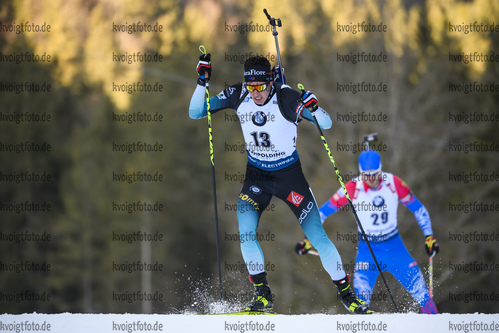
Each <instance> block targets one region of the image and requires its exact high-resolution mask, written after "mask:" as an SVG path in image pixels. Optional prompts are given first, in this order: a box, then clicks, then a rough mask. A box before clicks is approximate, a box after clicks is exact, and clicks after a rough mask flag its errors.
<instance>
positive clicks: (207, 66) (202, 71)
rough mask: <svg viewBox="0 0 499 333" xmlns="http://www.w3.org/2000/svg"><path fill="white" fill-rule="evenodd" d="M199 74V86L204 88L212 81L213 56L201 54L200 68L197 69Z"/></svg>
mask: <svg viewBox="0 0 499 333" xmlns="http://www.w3.org/2000/svg"><path fill="white" fill-rule="evenodd" d="M196 71H197V72H198V75H199V78H198V84H199V85H202V86H204V85H205V84H206V82H208V81H209V80H210V77H211V54H210V53H208V54H201V55H200V56H199V62H198V66H197V67H196Z"/></svg>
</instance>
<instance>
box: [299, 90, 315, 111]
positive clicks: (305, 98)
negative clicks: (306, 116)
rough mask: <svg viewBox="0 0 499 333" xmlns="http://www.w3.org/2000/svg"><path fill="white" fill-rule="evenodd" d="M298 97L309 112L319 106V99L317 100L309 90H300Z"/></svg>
mask: <svg viewBox="0 0 499 333" xmlns="http://www.w3.org/2000/svg"><path fill="white" fill-rule="evenodd" d="M300 99H301V102H302V103H303V105H305V107H306V108H308V109H309V110H310V111H311V112H314V111H316V110H317V109H318V108H319V105H318V104H319V101H318V100H317V97H315V95H314V94H312V93H311V92H310V91H304V92H302V94H301V96H300Z"/></svg>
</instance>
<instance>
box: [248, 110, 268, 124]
mask: <svg viewBox="0 0 499 333" xmlns="http://www.w3.org/2000/svg"><path fill="white" fill-rule="evenodd" d="M251 120H252V121H253V124H255V125H256V126H263V125H265V124H266V123H267V115H266V114H265V113H264V112H262V111H257V112H255V113H253V115H252V117H251Z"/></svg>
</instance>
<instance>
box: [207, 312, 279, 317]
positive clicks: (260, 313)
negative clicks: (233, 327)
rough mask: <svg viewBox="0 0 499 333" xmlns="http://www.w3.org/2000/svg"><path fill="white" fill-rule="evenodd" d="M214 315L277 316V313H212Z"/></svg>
mask: <svg viewBox="0 0 499 333" xmlns="http://www.w3.org/2000/svg"><path fill="white" fill-rule="evenodd" d="M213 314H214V315H229V316H233V315H236V316H239V315H256V316H258V315H277V314H278V313H276V312H274V311H238V312H225V313H213Z"/></svg>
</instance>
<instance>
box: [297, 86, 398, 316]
mask: <svg viewBox="0 0 499 333" xmlns="http://www.w3.org/2000/svg"><path fill="white" fill-rule="evenodd" d="M298 89H300V90H301V91H302V92H305V87H304V86H303V84H301V83H299V84H298ZM312 117H313V119H314V123H315V125H316V127H317V129H318V130H319V134H320V136H321V139H322V143H323V144H324V148H326V151H327V153H328V155H329V159H330V160H331V163H332V164H333V167H334V171H335V172H336V176H337V178H338V181H339V182H340V184H341V187H342V188H343V191H344V192H345V196H346V198H347V200H348V203H349V205H350V208H351V210H352V213H353V215H354V216H355V221H356V222H357V225H358V226H359V229H360V231H361V233H362V236H363V237H364V239H365V240H366V244H367V247H368V248H369V251H370V252H371V256H372V257H373V259H374V263H375V264H376V267H377V268H378V271H379V274H380V275H381V278H382V279H383V282H384V284H385V287H386V290H387V292H388V294H389V295H390V298H391V299H392V302H393V306H395V310H396V311H397V312H399V309H398V307H397V304H396V303H395V300H394V299H393V296H392V293H391V291H390V288H388V283H387V282H386V280H385V276H384V275H383V272H382V271H381V268H380V267H379V263H378V260H377V259H376V256H375V255H374V252H373V249H372V248H371V244H370V243H369V240H368V239H367V236H366V233H365V231H364V228H363V227H362V224H361V223H360V220H359V216H358V215H357V211H356V210H355V207H354V206H353V203H352V200H351V199H350V196H349V195H348V192H347V189H346V187H345V184H344V183H343V178H342V177H341V175H340V172H339V170H338V167H337V166H336V162H335V161H334V157H333V154H332V153H331V149H329V145H328V144H327V141H326V138H325V137H324V134H322V130H321V127H320V125H319V122H318V121H317V118H316V117H315V115H314V113H313V112H312Z"/></svg>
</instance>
